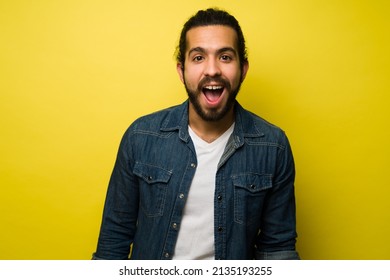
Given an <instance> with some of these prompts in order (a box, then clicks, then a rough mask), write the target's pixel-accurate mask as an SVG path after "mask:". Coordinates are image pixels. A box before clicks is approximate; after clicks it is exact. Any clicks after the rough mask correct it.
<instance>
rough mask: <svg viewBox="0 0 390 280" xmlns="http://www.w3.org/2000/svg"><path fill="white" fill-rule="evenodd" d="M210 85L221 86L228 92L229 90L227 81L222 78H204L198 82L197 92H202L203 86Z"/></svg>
mask: <svg viewBox="0 0 390 280" xmlns="http://www.w3.org/2000/svg"><path fill="white" fill-rule="evenodd" d="M210 83H216V84H218V85H222V86H223V87H224V88H226V89H227V90H228V91H229V90H230V89H231V86H230V83H229V81H228V80H226V79H224V78H222V77H204V78H203V79H202V80H200V82H199V84H198V91H202V89H203V88H204V86H205V85H207V84H210Z"/></svg>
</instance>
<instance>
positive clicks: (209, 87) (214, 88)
mask: <svg viewBox="0 0 390 280" xmlns="http://www.w3.org/2000/svg"><path fill="white" fill-rule="evenodd" d="M205 88H206V89H208V90H217V89H222V86H205Z"/></svg>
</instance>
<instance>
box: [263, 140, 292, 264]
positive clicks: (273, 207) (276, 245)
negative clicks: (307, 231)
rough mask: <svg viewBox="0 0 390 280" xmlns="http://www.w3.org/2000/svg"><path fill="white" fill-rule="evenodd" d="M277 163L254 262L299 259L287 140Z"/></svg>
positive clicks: (290, 161)
mask: <svg viewBox="0 0 390 280" xmlns="http://www.w3.org/2000/svg"><path fill="white" fill-rule="evenodd" d="M284 141H285V145H284V148H280V150H279V153H278V158H277V162H276V172H275V174H274V179H273V187H272V188H271V189H270V190H269V192H268V194H267V197H266V201H265V205H264V210H263V216H262V223H261V232H260V234H259V235H258V237H257V241H256V248H257V249H256V259H299V256H298V253H297V252H296V250H295V243H296V237H297V234H296V218H295V195H294V180H295V167H294V159H293V155H292V152H291V148H290V145H289V142H288V140H287V137H285V136H284Z"/></svg>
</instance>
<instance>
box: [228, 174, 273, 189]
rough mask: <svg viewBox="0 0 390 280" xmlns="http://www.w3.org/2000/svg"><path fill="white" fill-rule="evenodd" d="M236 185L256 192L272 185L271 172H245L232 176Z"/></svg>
mask: <svg viewBox="0 0 390 280" xmlns="http://www.w3.org/2000/svg"><path fill="white" fill-rule="evenodd" d="M232 180H233V184H234V185H235V186H236V187H239V188H243V189H246V190H247V191H249V192H252V193H255V192H258V191H262V190H266V189H269V188H271V187H272V175H271V174H256V173H245V174H239V175H234V176H232Z"/></svg>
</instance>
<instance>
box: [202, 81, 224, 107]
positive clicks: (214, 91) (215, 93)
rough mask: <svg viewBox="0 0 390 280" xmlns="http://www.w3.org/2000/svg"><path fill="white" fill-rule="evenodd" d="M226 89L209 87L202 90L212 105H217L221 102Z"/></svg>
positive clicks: (219, 86) (214, 86)
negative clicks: (216, 103)
mask: <svg viewBox="0 0 390 280" xmlns="http://www.w3.org/2000/svg"><path fill="white" fill-rule="evenodd" d="M223 90H224V87H223V86H221V85H209V86H204V87H203V88H202V92H203V94H204V96H205V97H206V99H207V100H208V101H209V102H210V103H215V102H217V101H218V100H219V98H220V97H221V95H222V93H223Z"/></svg>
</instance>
